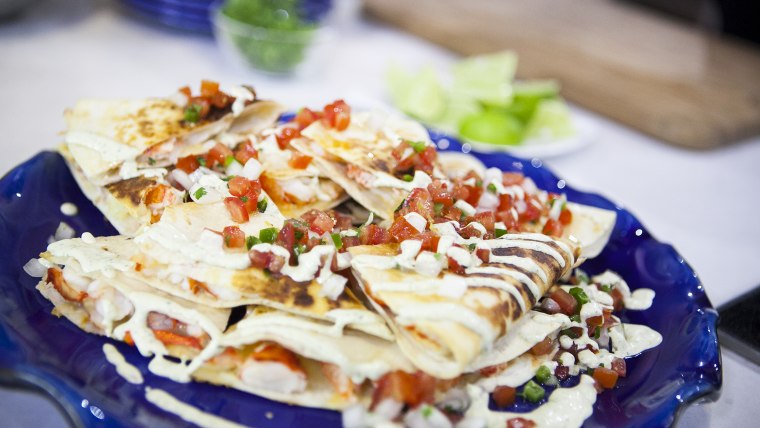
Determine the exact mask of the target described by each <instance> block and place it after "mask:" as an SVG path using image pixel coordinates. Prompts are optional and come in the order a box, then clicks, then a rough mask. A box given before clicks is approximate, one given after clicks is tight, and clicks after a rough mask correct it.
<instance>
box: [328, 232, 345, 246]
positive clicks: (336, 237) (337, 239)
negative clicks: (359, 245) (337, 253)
mask: <svg viewBox="0 0 760 428" xmlns="http://www.w3.org/2000/svg"><path fill="white" fill-rule="evenodd" d="M330 237H331V238H332V241H333V245H335V248H337V249H338V250H340V249H341V248H343V240H342V239H341V238H340V233H331V234H330Z"/></svg>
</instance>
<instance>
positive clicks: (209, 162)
mask: <svg viewBox="0 0 760 428" xmlns="http://www.w3.org/2000/svg"><path fill="white" fill-rule="evenodd" d="M227 156H232V150H230V148H229V147H227V146H225V145H224V144H222V143H216V145H215V146H214V147H212V148H211V150H209V152H208V154H206V166H207V167H208V168H213V167H214V166H216V165H222V166H224V161H225V159H227Z"/></svg>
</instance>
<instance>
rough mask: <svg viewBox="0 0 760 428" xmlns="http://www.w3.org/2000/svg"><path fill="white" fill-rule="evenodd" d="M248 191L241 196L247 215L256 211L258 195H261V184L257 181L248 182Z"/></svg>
mask: <svg viewBox="0 0 760 428" xmlns="http://www.w3.org/2000/svg"><path fill="white" fill-rule="evenodd" d="M249 183H250V189H249V190H248V192H246V194H245V195H243V196H241V197H240V198H241V200H242V201H243V205H245V210H246V211H248V213H252V212H256V211H258V209H259V208H258V203H259V195H260V194H261V182H260V181H259V180H250V181H249Z"/></svg>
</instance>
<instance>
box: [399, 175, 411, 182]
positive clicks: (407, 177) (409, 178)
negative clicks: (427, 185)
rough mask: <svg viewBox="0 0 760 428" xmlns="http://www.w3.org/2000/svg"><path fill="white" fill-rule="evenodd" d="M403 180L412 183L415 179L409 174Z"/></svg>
mask: <svg viewBox="0 0 760 428" xmlns="http://www.w3.org/2000/svg"><path fill="white" fill-rule="evenodd" d="M401 179H402V180H404V181H412V180H414V177H412V176H411V175H409V174H404V176H403V177H401Z"/></svg>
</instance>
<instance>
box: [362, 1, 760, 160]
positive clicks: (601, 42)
mask: <svg viewBox="0 0 760 428" xmlns="http://www.w3.org/2000/svg"><path fill="white" fill-rule="evenodd" d="M365 8H366V9H367V11H368V12H369V13H370V15H371V16H374V17H376V18H378V19H380V20H383V21H386V22H388V23H391V24H393V25H396V26H398V27H401V28H403V29H405V30H407V31H409V32H411V33H414V34H416V35H419V36H421V37H423V38H425V39H428V40H430V41H433V42H435V43H438V44H440V45H443V46H445V47H448V48H450V49H452V50H453V51H455V52H457V53H460V54H462V55H475V54H482V53H488V52H495V51H499V50H503V49H512V50H514V51H516V52H517V53H518V54H519V58H520V63H519V66H518V77H523V78H548V77H552V78H557V79H559V81H560V82H561V83H562V93H563V95H564V96H565V97H566V98H568V99H569V100H571V101H572V102H574V103H576V104H578V105H580V106H583V107H585V108H588V109H590V110H593V111H596V112H598V113H601V114H603V115H606V116H608V117H610V118H612V119H615V120H618V121H620V122H622V123H624V124H626V125H629V126H631V127H633V128H635V129H638V130H640V131H643V132H645V133H647V134H650V135H652V136H654V137H657V138H659V139H662V140H664V141H667V142H670V143H673V144H677V145H679V146H685V147H689V148H695V149H707V148H713V147H718V146H722V145H725V144H728V143H731V142H734V141H737V140H739V139H742V138H745V137H749V136H753V135H757V134H760V48H755V47H752V46H751V45H749V44H744V43H740V42H737V41H734V40H729V39H726V38H718V37H716V36H713V35H709V34H706V33H705V32H702V31H699V30H697V29H696V28H692V27H690V26H687V25H686V24H682V23H679V22H675V21H672V20H670V19H667V18H665V17H661V16H659V15H655V14H652V13H651V12H649V11H647V10H644V9H641V8H639V7H635V6H631V5H629V4H624V3H620V2H616V1H611V0H530V1H507V0H469V1H463V0H417V1H409V0H365Z"/></svg>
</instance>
